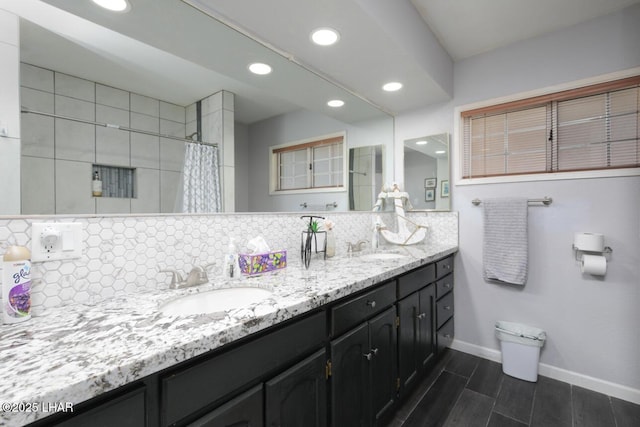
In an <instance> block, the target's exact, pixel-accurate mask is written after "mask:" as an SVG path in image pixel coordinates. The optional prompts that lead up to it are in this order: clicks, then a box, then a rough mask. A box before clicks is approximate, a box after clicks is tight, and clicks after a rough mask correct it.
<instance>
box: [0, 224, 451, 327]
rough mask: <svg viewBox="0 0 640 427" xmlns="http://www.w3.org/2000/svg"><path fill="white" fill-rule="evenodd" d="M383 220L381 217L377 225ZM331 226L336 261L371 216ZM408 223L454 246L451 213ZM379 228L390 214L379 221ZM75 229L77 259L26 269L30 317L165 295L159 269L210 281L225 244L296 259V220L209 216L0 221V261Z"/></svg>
mask: <svg viewBox="0 0 640 427" xmlns="http://www.w3.org/2000/svg"><path fill="white" fill-rule="evenodd" d="M384 215H388V216H386V217H384ZM326 216H327V217H328V218H330V219H331V220H333V221H334V222H335V224H336V225H335V234H336V248H337V255H340V254H344V253H345V252H346V242H347V241H357V240H360V239H366V240H370V239H371V235H372V234H371V224H372V214H371V213H369V212H336V213H331V214H329V215H326ZM410 216H411V218H412V220H414V221H416V222H418V223H421V224H424V225H428V226H429V232H428V235H427V238H426V240H425V241H426V242H427V243H429V242H442V243H449V244H454V245H457V243H458V215H457V213H456V212H429V213H411V214H410ZM383 219H384V220H385V222H387V224H391V223H392V222H393V220H392V217H391V216H390V214H383ZM56 221H57V222H80V223H82V224H83V243H84V248H83V256H82V258H79V259H76V260H71V261H64V262H63V261H49V262H38V263H33V290H32V306H33V313H34V315H38V314H41V313H42V312H43V311H44V310H45V309H47V308H50V307H57V306H61V305H66V304H71V303H87V304H95V303H98V302H100V301H102V300H104V299H108V298H112V297H115V296H122V295H126V294H128V293H133V292H140V291H144V290H150V289H157V288H161V289H163V288H167V287H168V283H169V279H170V277H169V275H168V274H166V273H160V272H159V271H158V270H159V269H160V268H175V269H177V270H179V271H183V272H185V271H189V270H190V269H191V268H192V267H193V266H194V265H204V264H210V263H215V264H216V266H215V267H213V268H212V269H211V274H210V278H211V279H212V280H215V277H216V276H217V275H218V274H221V273H220V272H221V261H222V257H223V255H224V253H225V252H226V250H227V245H228V242H229V238H231V237H233V238H235V240H236V242H237V243H238V248H239V249H240V250H242V249H244V248H245V245H246V243H247V241H248V240H249V239H251V238H253V237H255V236H258V235H262V236H263V237H264V238H265V239H266V240H267V242H268V243H269V245H270V247H271V248H272V249H287V250H288V257H289V258H290V259H297V258H298V257H299V253H300V252H299V251H300V232H301V231H302V230H303V229H304V227H305V221H303V220H301V219H300V214H294V213H265V214H256V213H251V214H213V215H187V216H136V217H115V216H114V217H86V218H85V217H73V218H66V217H55V218H46V217H38V218H35V217H34V218H17V219H11V218H4V219H0V254H3V253H4V252H5V250H6V248H7V247H8V246H10V245H23V246H27V247H31V224H32V223H34V222H56Z"/></svg>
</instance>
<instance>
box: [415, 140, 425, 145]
mask: <svg viewBox="0 0 640 427" xmlns="http://www.w3.org/2000/svg"><path fill="white" fill-rule="evenodd" d="M416 145H427V141H425V140H421V141H416Z"/></svg>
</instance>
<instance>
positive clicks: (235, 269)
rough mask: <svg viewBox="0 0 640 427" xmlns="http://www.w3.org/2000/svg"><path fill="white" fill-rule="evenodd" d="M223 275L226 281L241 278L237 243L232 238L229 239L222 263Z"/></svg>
mask: <svg viewBox="0 0 640 427" xmlns="http://www.w3.org/2000/svg"><path fill="white" fill-rule="evenodd" d="M222 266H223V267H222V268H223V271H222V274H223V276H224V278H225V279H235V278H238V277H239V276H240V266H239V265H238V253H237V251H236V241H235V239H234V238H233V237H232V238H231V239H229V246H228V247H227V253H226V254H225V256H224V260H223V263H222Z"/></svg>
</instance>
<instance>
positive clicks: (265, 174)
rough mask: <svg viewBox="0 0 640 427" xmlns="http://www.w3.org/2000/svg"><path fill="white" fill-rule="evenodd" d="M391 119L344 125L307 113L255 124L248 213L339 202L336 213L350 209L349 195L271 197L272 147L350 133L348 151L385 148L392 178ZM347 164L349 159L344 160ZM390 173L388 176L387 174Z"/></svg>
mask: <svg viewBox="0 0 640 427" xmlns="http://www.w3.org/2000/svg"><path fill="white" fill-rule="evenodd" d="M392 122H393V121H392V119H391V118H388V119H384V120H378V121H369V122H360V123H350V124H347V123H343V122H340V121H338V120H335V119H332V118H330V117H327V116H324V115H321V114H318V113H314V112H311V111H306V110H299V111H295V112H292V113H288V114H283V115H280V116H276V117H273V118H270V119H266V120H263V121H260V122H258V123H253V124H251V125H250V126H249V170H248V174H249V211H252V212H272V211H276V212H278V211H289V212H294V211H299V210H301V208H300V203H302V202H307V203H308V204H310V205H312V206H314V208H312V209H311V210H315V211H317V210H318V209H317V208H315V206H320V207H324V205H325V204H327V203H332V202H334V201H335V202H337V203H338V208H337V209H336V210H339V211H344V210H348V209H349V200H348V195H347V191H346V190H345V191H344V192H337V193H336V192H333V193H329V192H327V193H314V194H290V195H273V196H272V195H269V147H271V146H274V145H279V144H284V143H287V142H294V141H299V140H302V139H306V138H311V137H315V136H322V135H327V134H331V133H334V132H341V131H346V132H347V138H346V139H347V148H353V147H361V146H365V145H384V146H385V153H384V157H385V160H384V163H385V164H384V168H385V175H387V177H389V178H388V179H391V177H392V176H393V156H392V155H389V153H391V154H392V153H393V148H392V146H393V123H392ZM345 161H348V159H345ZM387 171H388V172H387Z"/></svg>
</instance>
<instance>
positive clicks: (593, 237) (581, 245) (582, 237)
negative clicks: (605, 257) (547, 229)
mask: <svg viewBox="0 0 640 427" xmlns="http://www.w3.org/2000/svg"><path fill="white" fill-rule="evenodd" d="M573 245H574V246H575V247H576V248H577V249H579V250H581V251H589V252H602V251H604V235H603V234H599V233H576V234H575V235H574V236H573Z"/></svg>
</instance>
